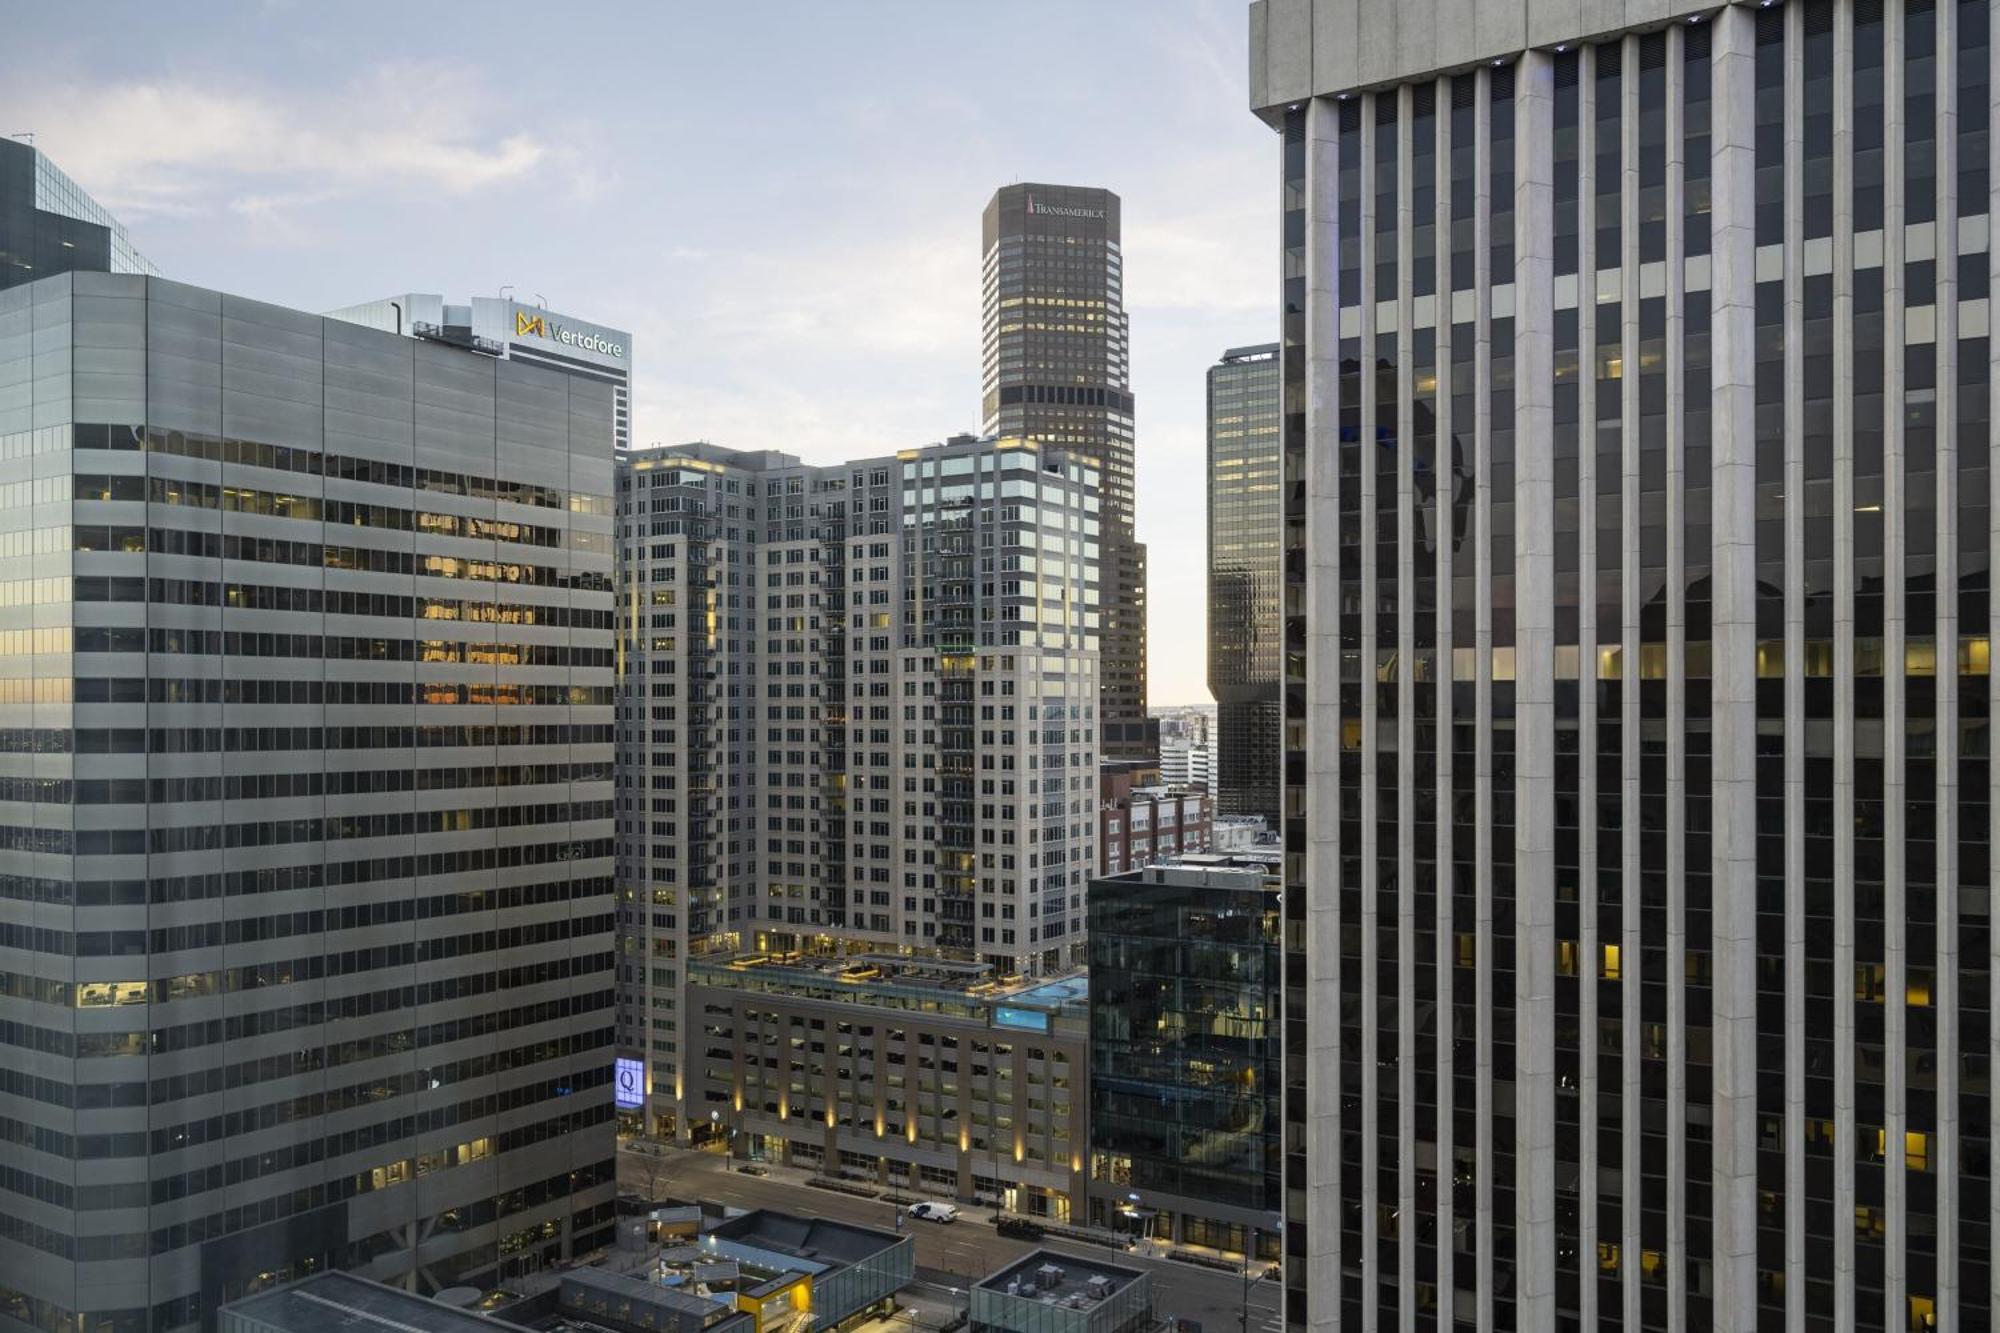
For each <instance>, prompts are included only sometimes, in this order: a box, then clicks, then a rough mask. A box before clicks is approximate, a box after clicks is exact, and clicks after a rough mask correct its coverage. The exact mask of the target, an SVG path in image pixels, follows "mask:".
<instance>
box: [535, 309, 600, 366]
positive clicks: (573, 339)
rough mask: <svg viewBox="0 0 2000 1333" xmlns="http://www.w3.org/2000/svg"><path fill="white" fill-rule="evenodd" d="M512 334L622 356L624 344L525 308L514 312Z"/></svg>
mask: <svg viewBox="0 0 2000 1333" xmlns="http://www.w3.org/2000/svg"><path fill="white" fill-rule="evenodd" d="M514 336H515V337H517V338H547V339H548V340H549V341H550V342H557V343H561V344H562V345H563V346H565V347H580V348H582V349H583V350H584V351H587V352H597V353H600V354H602V355H604V356H617V357H622V356H624V355H625V344H623V343H615V342H613V341H611V340H610V339H609V338H602V337H599V336H598V335H597V334H595V333H580V332H578V331H577V330H575V329H572V328H567V327H565V326H564V325H561V324H558V323H556V322H555V321H554V320H552V319H550V318H548V317H547V316H546V315H537V314H531V313H529V312H528V311H526V310H516V311H515V312H514Z"/></svg>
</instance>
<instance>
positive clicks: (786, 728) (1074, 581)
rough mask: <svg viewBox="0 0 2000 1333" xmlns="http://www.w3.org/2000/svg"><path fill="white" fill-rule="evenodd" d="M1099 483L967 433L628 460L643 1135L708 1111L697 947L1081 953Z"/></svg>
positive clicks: (625, 885) (628, 750)
mask: <svg viewBox="0 0 2000 1333" xmlns="http://www.w3.org/2000/svg"><path fill="white" fill-rule="evenodd" d="M1097 476H1098V474H1097V469H1096V468H1095V467H1094V466H1092V465H1091V464H1090V463H1089V462H1088V461H1086V460H1082V459H1077V458H1072V457H1070V456H1068V455H1067V454H1065V453H1064V452H1062V451H1060V450H1057V449H1054V448H1052V447H1044V446H1038V445H1035V444H1032V443H1028V442H1025V441H1021V440H999V441H995V440H990V439H988V440H979V439H973V438H970V437H959V438H956V439H953V440H949V441H947V442H945V443H944V444H941V445H935V446H931V447H928V448H922V449H909V450H904V451H903V452H901V453H898V454H892V455H886V456H882V457H875V458H863V459H856V460H854V461H852V462H848V463H839V464H832V465H826V466H813V465H808V464H805V463H802V462H800V460H799V459H798V458H796V457H794V456H792V455H790V454H783V453H776V452H769V451H766V452H746V451H740V450H734V449H724V448H718V447H716V446H714V445H709V444H688V445H675V446H670V447H664V448H660V447H656V448H650V449H635V450H632V451H630V452H629V453H626V454H624V455H621V456H620V459H619V471H618V502H619V528H618V531H619V541H620V543H621V546H622V549H623V552H624V560H623V562H622V567H621V575H620V576H621V578H622V579H623V580H624V584H623V586H622V588H621V590H620V597H619V606H620V616H621V624H620V638H621V651H622V654H623V666H622V669H623V675H622V677H621V682H622V691H623V693H622V696H621V707H620V718H619V726H620V745H621V747H622V749H623V752H624V755H625V757H626V761H627V762H626V763H625V764H624V765H623V766H622V768H621V773H620V793H619V796H620V804H621V808H620V812H619V820H620V831H619V883H620V885H621V889H622V891H623V894H624V898H623V901H622V902H621V904H620V910H621V912H622V913H623V919H624V925H625V930H626V937H627V940H628V952H627V954H626V956H625V958H624V959H623V960H622V974H621V993H620V999H621V1017H622V1019H623V1030H624V1036H623V1041H622V1045H623V1052H624V1053H623V1055H622V1057H621V1058H622V1059H624V1060H626V1061H629V1062H632V1063H629V1064H627V1065H625V1066H623V1068H624V1069H626V1070H627V1071H629V1072H631V1073H632V1074H633V1075H634V1076H635V1078H636V1075H637V1074H638V1073H639V1072H640V1071H639V1070H638V1069H637V1068H636V1066H639V1065H643V1066H644V1070H643V1073H644V1079H643V1084H644V1086H643V1087H640V1086H636V1085H635V1087H634V1088H632V1089H630V1090H624V1096H625V1100H626V1102H627V1103H628V1109H629V1110H633V1111H636V1110H637V1109H638V1106H637V1104H636V1103H637V1102H639V1101H640V1100H641V1099H642V1098H643V1100H644V1103H645V1105H646V1106H648V1107H649V1108H650V1109H649V1111H648V1112H647V1114H646V1117H645V1119H646V1126H645V1127H646V1128H648V1129H652V1130H654V1131H655V1132H659V1133H662V1134H676V1135H681V1136H685V1135H687V1134H688V1133H689V1132H690V1130H693V1129H704V1130H705V1129H706V1128H707V1127H708V1124H709V1121H708V1119H707V1113H708V1112H709V1111H710V1110H716V1109H718V1108H716V1107H713V1106H710V1105H708V1104H706V1102H705V1101H704V1100H702V1098H703V1097H704V1096H705V1092H704V1077H703V1071H704V1067H703V1065H702V1063H701V1055H702V1052H703V1051H704V1050H705V1049H709V1048H712V1047H714V1046H715V1045H717V1043H714V1042H711V1043H708V1044H707V1046H706V1047H705V1046H704V1044H703V1043H702V1042H701V1041H699V1040H698V1038H699V1036H700V1031H699V1027H700V1023H699V1014H698V1012H697V1011H696V1010H695V1009H694V1008H693V1007H692V1006H691V1005H690V1004H689V1003H688V1002H687V1001H686V999H685V996H686V987H687V985H688V984H689V979H690V975H691V974H692V973H693V972H694V970H695V966H694V965H695V964H696V963H697V962H706V963H717V964H719V963H726V962H727V961H728V960H729V959H730V958H732V957H734V956H736V955H738V954H744V955H749V954H755V955H760V956H761V955H765V954H778V955H794V954H804V955H806V956H808V957H809V958H810V957H817V958H820V959H838V958H842V957H849V956H859V955H865V954H873V955H881V956H883V957H892V956H897V955H902V956H907V957H912V958H918V959H922V958H929V959H936V960H940V965H941V966H944V967H945V968H946V969H947V970H951V971H953V972H954V973H955V974H956V975H958V976H959V977H960V979H961V980H963V979H966V978H969V977H973V976H976V975H978V974H979V973H980V972H981V971H982V970H984V971H989V972H991V973H992V974H993V975H994V976H996V977H1005V976H1016V975H1028V976H1042V975H1051V974H1059V973H1061V972H1062V971H1063V970H1064V969H1065V968H1068V967H1071V966H1073V965H1077V964H1080V963H1081V961H1082V948H1083V927H1084V912H1085V905H1084V901H1083V898H1084V887H1085V884H1086V882H1087V880H1088V879H1089V876H1090V875H1091V874H1092V873H1093V871H1094V870H1095V868H1096V865H1097V761H1098V738H1097V732H1096V722H1097V709H1098V707H1099V704H1098V689H1097V620H1098V611H1097V600H1096V599H1097V579H1098V563H1097V541H1098V522H1099V516H1098V504H1099V498H1098V491H1097ZM773 984H775V983H773ZM710 1053H711V1054H712V1050H711V1052H710ZM715 1077H716V1075H715V1074H714V1073H713V1072H712V1071H711V1072H710V1073H709V1075H708V1079H709V1080H711V1081H709V1082H708V1083H707V1085H706V1090H707V1091H713V1090H714V1087H715V1084H714V1083H713V1081H712V1080H713V1079H714V1078H715ZM722 1082H723V1083H724V1084H725V1085H726V1084H727V1082H728V1079H727V1077H726V1076H725V1077H723V1079H722ZM720 1109H723V1110H729V1111H733V1110H735V1109H740V1108H734V1107H723V1108H720ZM773 1118H774V1121H775V1120H776V1119H777V1118H778V1115H777V1111H776V1108H775V1107H774V1108H773ZM829 1123H830V1122H829ZM912 1129H913V1137H912V1139H911V1142H915V1138H914V1125H913V1127H912ZM878 1132H879V1130H878Z"/></svg>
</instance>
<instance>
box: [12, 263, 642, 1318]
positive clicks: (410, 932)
mask: <svg viewBox="0 0 2000 1333" xmlns="http://www.w3.org/2000/svg"><path fill="white" fill-rule="evenodd" d="M610 433H611V392H610V389H609V388H608V387H607V386H605V385H603V384H602V383H600V382H598V381H595V380H586V379H583V378H579V377H573V376H569V375H566V374H563V373H561V372H559V371H552V370H547V369H543V368H541V367H535V366H528V365H523V364H517V363H514V362H507V361H499V360H495V359H493V358H491V357H486V356H481V355H478V354H475V353H473V352H469V351H462V350H459V349H456V348H451V347H446V346H443V345H440V344H437V343H432V342H420V341H416V340H412V339H406V338H397V337H394V336H392V335H389V334H385V333H378V332H374V331H371V330H367V329H362V328H357V327H355V326H353V325H350V324H345V323H341V322H339V321H336V320H329V319H322V318H320V317H318V316H315V315H308V314H303V313H300V312H297V311H291V310H284V309H280V308H279V307H276V306H270V305H264V304H260V303H258V302H255V301H247V300H243V299H241V298H238V297H233V296H225V295H220V294H218V293H215V292H209V291H202V290H199V289H196V288H192V287H185V286H181V285H178V284H175V283H170V282H165V281H162V280H160V279H156V278H145V277H128V276H119V275H111V274H97V273H75V274H71V275H67V276H63V277H57V278H50V279H45V280H43V281H41V282H36V283H30V284H28V285H25V286H20V287H15V288H13V289H11V290H8V291H6V292H0V565H4V568H0V667H4V670H0V726H4V728H5V731H4V735H5V738H6V740H7V744H6V746H5V747H4V753H0V802H3V803H0V1050H4V1058H0V1139H4V1142H5V1144H6V1148H5V1154H4V1156H5V1161H6V1167H7V1169H6V1171H5V1172H4V1174H3V1175H0V1327H6V1328H13V1329H27V1328H37V1329H43V1330H62V1329H77V1328H102V1329H113V1330H121V1331H125V1333H137V1331H139V1330H166V1329H181V1328H193V1327H197V1326H202V1325H204V1324H207V1323H208V1322H209V1321H211V1320H212V1317H213V1315H214V1312H215V1310H216V1308H217V1307H218V1306H219V1305H220V1304H221V1303H222V1302H223V1301H224V1300H226V1299H229V1298H231V1297H232V1296H234V1295H238V1294H241V1293H242V1292H244V1291H246V1290H249V1289H251V1288H253V1287H255V1286H258V1285H260V1284H264V1283H268V1282H271V1281H275V1280H281V1279H284V1278H287V1277H291V1276H297V1275H299V1274H302V1273H305V1272H308V1271H311V1270H313V1269H316V1268H325V1267H338V1268H353V1269H356V1270H358V1271H360V1272H363V1273H365V1274H367V1275H369V1276H372V1277H377V1278H383V1279H394V1280H398V1281H402V1282H405V1283H408V1284H409V1285H411V1286H412V1287H414V1288H415V1289H417V1290H420V1291H434V1290H436V1289H438V1288H440V1287H449V1286H453V1285H458V1284H462V1283H470V1284H475V1285H479V1284H486V1283H491V1282H495V1281H498V1280H500V1279H501V1278H504V1277H507V1276H510V1275H517V1274H521V1273H524V1272H527V1271H530V1270H533V1269H537V1268H542V1267H546V1266H549V1265H551V1264H554V1263H557V1262H560V1261H563V1260H566V1259H568V1258H570V1257H572V1256H575V1255H581V1254H584V1253H587V1252H589V1251H591V1250H593V1249H595V1248H597V1247H599V1246H601V1245H604V1244H606V1243H608V1241H609V1238H610V1235H611V1231H612V1222H613V1218H612V1197H611V1196H612V1192H613V1190H614V1183H613V1179H612V1176H613V1160H612V1159H613V1138H612V1123H611V1116H612V1087H611V1077H612V1027H613V1023H612V1012H613V1009H612V1005H613V996H612V902H611V854H612V820H611V798H612V688H613V664H612V604H611V571H612V551H611V524H612V516H611V479H612V478H611V458H610V454H609V450H608V448H607V441H608V440H609V439H610Z"/></svg>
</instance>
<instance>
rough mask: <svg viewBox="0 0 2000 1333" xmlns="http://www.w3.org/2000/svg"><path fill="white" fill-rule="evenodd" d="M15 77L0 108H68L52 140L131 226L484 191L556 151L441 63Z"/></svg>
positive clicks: (27, 112)
mask: <svg viewBox="0 0 2000 1333" xmlns="http://www.w3.org/2000/svg"><path fill="white" fill-rule="evenodd" d="M10 83H12V87H11V89H10V90H9V91H7V92H0V114H4V115H5V116H7V117H8V118H9V119H10V121H12V122H17V123H29V122H28V121H27V120H25V119H24V117H29V116H31V115H32V113H33V111H34V110H35V109H36V108H43V109H45V108H47V107H49V106H61V107H63V108H65V111H66V114H65V115H64V117H63V118H62V120H61V121H60V122H58V123H57V124H56V125H54V126H51V127H49V128H47V129H46V130H45V131H44V132H43V134H42V135H41V136H40V138H39V139H38V144H39V146H40V147H41V148H43V149H44V150H45V151H47V152H48V153H49V155H50V156H51V157H53V158H54V159H55V160H56V161H57V162H59V163H61V164H62V167H63V169H64V170H65V171H66V172H68V173H69V174H70V175H71V176H72V177H74V178H75V179H76V180H77V181H78V182H79V183H80V184H82V185H83V186H84V188H85V189H87V190H89V191H90V193H91V194H92V195H93V196H94V197H95V198H97V199H98V200H99V201H100V202H101V203H103V204H104V205H105V206H106V207H108V208H110V209H111V210H112V211H113V212H115V213H117V214H118V215H119V216H120V217H121V218H122V219H124V220H126V221H128V222H131V221H136V220H142V219H145V218H148V217H155V216H163V217H199V216H203V215H208V214H214V213H219V212H224V211H227V212H231V213H236V214H238V215H242V216H246V217H250V218H253V219H256V220H260V221H263V222H266V223H273V224H275V223H279V222H281V221H282V220H283V218H284V217H285V215H287V214H288V213H291V212H294V211H296V210H297V209H298V208H300V207H303V206H308V205H311V204H317V203H324V202H325V201H327V200H328V199H330V198H335V197H339V196H342V195H352V194H355V193H358V192H361V191H364V190H369V189H382V188H388V189H413V188H414V189H421V190H424V191H426V192H440V191H441V192H444V193H449V194H463V193H469V192H472V191H477V190H482V189H486V188H490V187H492V186H494V185H499V184H504V183H507V182H511V181H514V180H518V179H520V178H522V177H524V176H527V175H529V174H530V173H532V172H534V171H536V170H537V169H539V168H541V167H543V166H544V165H546V164H547V163H548V162H549V161H550V160H551V159H552V157H553V156H555V155H554V154H553V153H552V151H551V149H550V148H549V147H548V146H547V145H545V144H544V143H542V142H541V141H540V140H538V139H537V138H535V137H534V136H532V135H530V134H527V133H525V132H508V131H504V130H503V131H498V132H495V131H492V130H488V129H486V128H485V127H484V126H483V125H482V124H480V123H479V121H478V119H477V118H476V117H475V116H474V115H473V114H472V111H473V109H474V108H478V107H484V106H492V105H495V104H496V103H495V100H494V99H492V98H490V97H487V96H485V95H484V85H483V83H482V81H481V80H479V79H477V78H473V77H470V76H468V75H465V74H463V73H460V72H458V71H455V70H453V69H450V68H447V67H441V66H432V65H412V64H391V65H382V66H378V67H376V68H374V69H373V70H371V71H369V72H367V73H366V74H364V75H363V76H362V77H360V78H358V79H356V80H354V81H352V82H351V83H349V84H348V85H346V86H345V87H343V88H340V89H335V90H311V91H309V92H306V91H302V92H301V93H300V94H298V95H290V94H281V93H279V92H276V91H273V90H271V89H269V88H259V87H257V86H254V85H245V84H243V83H242V82H241V81H240V80H230V81H228V82H227V84H225V82H224V81H222V80H197V79H192V78H169V79H158V80H151V81H140V82H133V83H122V84H121V83H106V82H103V81H100V80H90V81H89V82H88V84H87V86H86V85H85V83H84V82H83V81H81V80H78V81H77V82H75V83H71V84H64V83H60V82H53V83H52V82H47V81H44V82H41V83H38V84H35V85H33V86H29V85H28V84H27V82H26V81H21V82H18V83H15V82H13V81H10Z"/></svg>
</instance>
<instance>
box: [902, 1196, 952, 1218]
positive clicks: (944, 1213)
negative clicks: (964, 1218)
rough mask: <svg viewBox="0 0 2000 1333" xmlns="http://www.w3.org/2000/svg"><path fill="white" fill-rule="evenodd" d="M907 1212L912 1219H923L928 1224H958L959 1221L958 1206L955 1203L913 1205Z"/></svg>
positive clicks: (930, 1202)
mask: <svg viewBox="0 0 2000 1333" xmlns="http://www.w3.org/2000/svg"><path fill="white" fill-rule="evenodd" d="M907 1211H908V1212H909V1215H910V1216H911V1217H916V1218H921V1219H923V1220H924V1221H926V1222H956V1221H957V1220H958V1205H957V1204H955V1203H937V1202H934V1201H926V1202H924V1203H913V1204H911V1205H910V1206H909V1208H908V1210H907Z"/></svg>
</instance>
